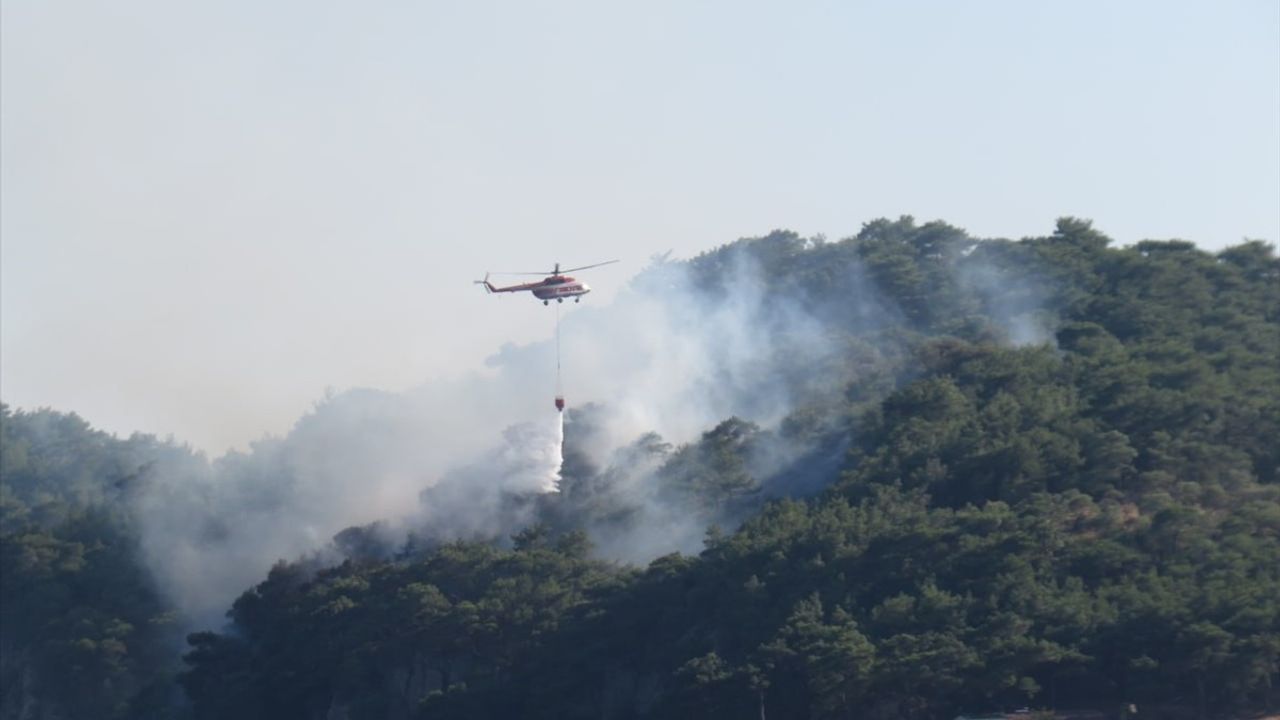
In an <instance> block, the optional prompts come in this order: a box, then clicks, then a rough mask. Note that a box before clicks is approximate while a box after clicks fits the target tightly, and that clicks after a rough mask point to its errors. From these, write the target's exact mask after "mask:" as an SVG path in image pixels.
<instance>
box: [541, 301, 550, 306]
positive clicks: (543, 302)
mask: <svg viewBox="0 0 1280 720" xmlns="http://www.w3.org/2000/svg"><path fill="white" fill-rule="evenodd" d="M549 302H551V301H550V300H543V301H542V304H543V305H546V304H547V303H549Z"/></svg>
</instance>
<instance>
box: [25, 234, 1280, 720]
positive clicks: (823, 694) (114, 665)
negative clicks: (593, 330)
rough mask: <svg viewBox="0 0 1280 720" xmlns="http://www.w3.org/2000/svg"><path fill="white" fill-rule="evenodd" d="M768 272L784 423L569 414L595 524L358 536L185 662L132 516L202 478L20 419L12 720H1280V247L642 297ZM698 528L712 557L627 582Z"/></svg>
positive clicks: (1077, 251) (560, 500)
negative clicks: (666, 544) (1008, 713)
mask: <svg viewBox="0 0 1280 720" xmlns="http://www.w3.org/2000/svg"><path fill="white" fill-rule="evenodd" d="M744 264H746V265H750V266H752V267H755V268H759V270H760V272H759V273H757V274H752V275H751V276H750V277H752V278H753V283H754V284H753V285H752V286H751V287H750V288H749V289H750V292H752V293H758V294H759V296H760V297H762V298H765V299H766V302H765V303H764V304H765V306H766V307H768V308H776V312H772V313H765V314H764V315H763V320H762V322H761V323H760V324H759V327H758V332H759V333H761V334H762V336H763V337H765V338H766V339H768V340H769V342H766V343H764V344H763V345H762V346H761V347H763V348H764V349H763V350H759V351H758V352H759V354H760V355H761V356H764V355H774V356H776V357H773V358H765V357H761V358H760V360H761V367H765V368H768V369H769V375H768V377H767V378H764V379H763V380H764V382H765V383H766V384H767V387H765V386H761V388H760V390H759V393H758V394H757V395H756V397H758V398H759V402H758V410H759V414H758V415H757V414H753V413H751V412H749V410H751V409H752V407H753V406H752V405H751V404H750V403H745V404H744V403H739V404H738V406H741V407H745V408H747V409H748V410H744V412H743V414H742V415H741V416H733V417H724V418H721V419H720V421H719V422H718V423H716V424H712V425H711V426H708V427H706V428H705V430H704V431H703V433H702V434H701V437H700V438H697V439H695V440H694V441H692V442H688V443H681V442H675V441H671V440H668V439H666V438H663V437H661V436H659V435H657V434H655V433H642V434H640V435H638V436H637V437H635V438H633V439H631V440H630V441H629V442H628V443H627V444H624V445H623V446H622V447H619V448H603V449H602V446H601V445H602V443H604V440H603V431H602V430H601V428H602V427H603V425H604V424H605V423H606V421H607V418H608V417H609V415H610V413H611V408H610V405H609V401H608V398H600V399H599V402H598V403H597V404H594V405H587V406H583V407H580V408H571V409H570V411H568V415H567V421H566V426H565V444H564V465H563V467H562V479H561V484H560V492H558V493H548V494H530V495H519V494H505V495H503V496H502V497H501V498H500V502H501V503H502V504H503V507H504V510H503V513H502V514H501V515H500V516H501V517H507V518H511V520H510V522H511V523H512V524H511V526H510V527H507V528H505V531H504V532H503V533H501V534H500V535H498V536H496V537H493V538H489V539H487V540H486V539H481V540H476V539H474V538H470V539H467V540H465V541H464V540H459V539H457V538H454V537H450V535H449V533H448V532H445V531H444V530H443V529H442V528H443V527H445V526H444V525H442V524H432V522H431V521H430V520H429V517H430V516H427V517H428V520H426V521H424V522H423V523H422V524H421V525H419V526H417V527H413V528H411V531H410V532H408V534H407V536H405V535H401V536H399V537H398V538H396V539H395V540H394V542H390V543H389V542H388V541H387V537H388V534H387V532H386V528H382V527H379V526H370V527H354V528H351V529H349V530H347V531H344V532H343V533H341V534H339V536H338V537H337V538H336V539H335V546H336V547H337V548H338V549H339V550H340V551H341V552H342V554H343V555H344V556H345V558H346V559H345V561H343V562H341V563H340V564H337V563H325V562H321V561H319V560H318V559H317V558H310V559H305V560H299V561H297V562H281V563H279V564H277V565H276V567H275V568H273V569H272V570H271V572H270V574H269V576H268V577H266V578H265V579H263V580H262V582H261V583H260V584H258V585H256V586H255V587H253V588H246V589H245V592H244V593H243V595H241V596H240V598H239V599H238V600H236V602H235V603H234V606H233V607H232V608H230V610H229V614H228V618H229V621H230V624H229V625H228V627H227V628H226V629H225V630H223V631H218V632H198V633H195V634H193V635H191V636H190V637H189V638H188V639H187V643H188V646H187V648H186V654H185V656H184V657H183V662H182V663H181V665H180V666H179V664H178V663H177V656H178V654H179V650H178V649H177V647H178V645H177V643H172V644H166V643H170V640H169V639H168V638H171V635H172V632H173V629H174V624H173V623H172V621H171V618H169V621H167V620H166V617H167V616H166V611H167V610H169V608H168V607H166V604H165V601H164V600H163V599H162V595H159V594H157V593H156V591H155V590H154V588H153V587H152V585H150V584H149V583H148V580H147V575H146V568H145V563H144V562H143V561H142V560H140V559H139V557H138V554H137V552H136V538H135V536H134V535H133V534H132V533H133V530H132V528H134V527H135V526H136V522H137V517H136V513H137V512H138V510H137V506H136V505H132V504H130V503H129V502H128V498H129V493H130V492H131V488H132V487H133V486H134V485H135V484H136V483H139V482H145V479H146V476H147V474H148V473H149V472H152V470H150V469H149V468H151V467H152V466H151V465H148V463H150V462H155V460H154V459H152V457H153V456H154V457H156V458H158V457H159V456H161V455H163V454H166V453H167V454H171V455H172V454H178V455H182V454H184V453H186V451H185V450H183V449H181V448H177V447H174V446H173V445H172V444H167V443H160V442H157V441H155V440H153V439H150V438H133V439H130V440H127V441H122V440H116V439H113V438H110V437H107V436H104V435H102V434H101V433H95V432H93V431H92V430H90V429H89V428H88V427H87V426H86V425H85V424H84V423H83V421H80V420H79V419H78V418H75V417H74V416H66V415H59V414H56V413H51V412H45V411H41V412H35V413H12V412H9V411H7V410H6V411H5V414H4V417H3V435H2V436H0V437H2V439H3V455H4V457H3V485H2V486H0V493H3V494H2V495H0V503H2V504H3V509H4V515H3V521H4V526H3V532H4V548H3V573H4V574H3V585H2V588H3V605H4V607H3V613H4V614H3V619H4V633H3V642H2V643H0V651H3V654H2V655H0V661H2V662H0V682H3V685H2V686H0V692H3V693H4V697H3V700H2V702H0V717H3V718H4V719H5V720H8V718H46V717H49V718H51V717H115V718H141V717H188V718H199V719H203V718H231V717H236V718H272V719H276V718H306V719H308V720H309V719H311V718H317V719H319V718H350V719H351V720H357V719H363V718H406V719H407V718H424V719H425V718H431V719H436V718H477V717H495V718H498V717H522V718H584V719H586V718H637V719H639V718H672V717H688V718H720V717H723V718H740V717H759V718H766V717H768V718H775V719H776V718H815V719H816V718H876V719H880V718H883V719H886V720H888V719H890V718H934V717H952V716H954V715H956V714H958V713H961V712H970V713H972V712H980V711H989V710H996V709H1012V708H1017V707H1022V706H1030V707H1033V708H1037V707H1038V708H1052V709H1057V710H1063V709H1077V710H1084V709H1091V710H1098V711H1102V712H1105V713H1107V714H1109V715H1116V714H1117V713H1118V712H1119V711H1120V708H1122V707H1127V706H1128V705H1129V704H1131V703H1132V704H1136V705H1137V707H1138V708H1139V712H1140V717H1145V716H1150V717H1188V718H1191V717H1241V716H1246V715H1249V714H1251V713H1257V712H1261V711H1263V710H1266V709H1272V708H1274V707H1276V706H1277V705H1280V691H1277V690H1276V689H1274V686H1275V685H1276V683H1278V682H1280V442H1278V441H1277V438H1280V259H1278V258H1277V256H1276V254H1275V250H1274V248H1273V247H1272V246H1269V245H1266V244H1263V243H1261V242H1246V243H1243V244H1241V245H1237V246H1234V247H1231V248H1228V249H1226V250H1223V251H1221V252H1218V253H1208V252H1204V251H1201V250H1198V249H1196V248H1195V246H1193V245H1192V244H1190V243H1186V242H1181V241H1159V242H1157V241H1148V242H1142V243H1139V244H1137V245H1136V246H1133V247H1128V248H1115V247H1110V246H1109V242H1108V240H1107V238H1106V237H1105V236H1103V235H1102V234H1100V233H1099V232H1098V231H1096V230H1094V229H1093V228H1092V227H1091V226H1090V224H1089V223H1087V222H1084V221H1079V220H1074V219H1064V220H1061V221H1059V223H1058V225H1057V228H1056V231H1055V232H1054V233H1053V234H1051V235H1049V236H1046V237H1039V238H1028V239H1024V240H1021V241H1016V242H1015V241H1005V240H977V239H973V238H970V237H969V236H967V235H966V234H965V233H964V232H963V231H961V230H959V229H957V228H954V227H950V226H948V225H945V224H942V223H929V224H925V225H918V224H916V223H915V222H913V221H912V220H911V219H910V218H902V219H900V220H897V221H888V220H879V221H875V222H872V223H868V224H867V225H866V226H865V227H864V228H863V229H862V231H861V232H860V233H858V235H856V236H854V237H850V238H848V239H845V240H841V241H838V242H827V241H824V240H822V239H804V238H800V237H798V236H796V235H794V234H792V233H787V232H775V233H772V234H770V235H768V236H765V237H761V238H753V239H745V240H741V241H738V242H736V243H732V244H730V245H727V246H724V247H722V248H720V249H718V250H715V251H713V252H709V253H707V254H704V255H702V256H699V257H697V258H694V259H692V260H690V261H688V262H681V263H671V262H660V263H656V264H655V265H654V267H652V268H650V269H649V270H648V271H647V272H645V273H643V274H642V275H641V276H639V277H638V278H637V279H636V281H635V283H634V285H635V287H636V288H637V289H638V290H640V291H645V290H660V289H661V288H662V287H663V286H664V283H668V282H670V278H671V274H672V273H673V272H679V273H687V274H688V275H689V276H690V277H692V278H693V279H694V280H695V283H694V284H695V286H696V287H697V288H699V290H698V292H700V293H702V294H703V296H704V298H705V299H706V300H707V301H708V303H709V304H710V305H709V306H714V305H715V303H716V302H721V301H723V302H726V303H728V302H733V301H735V300H734V298H737V297H740V295H741V293H742V292H743V287H742V284H741V282H740V279H741V278H742V277H743V273H741V272H739V271H738V270H737V269H739V268H741V267H742V266H743V265H744ZM699 307H701V306H699ZM796 307H801V308H803V309H804V313H803V318H802V319H803V323H799V322H798V321H797V315H796V313H795V312H794V308H796ZM799 324H803V325H804V327H803V328H802V329H803V333H801V330H800V329H798V327H797V326H798V325H799ZM800 337H803V338H804V342H803V343H802V342H800V341H799V340H797V338H800ZM813 338H819V339H820V342H816V343H815V342H814V340H813ZM766 360H769V361H768V362H766ZM778 360H782V362H778ZM752 381H753V382H754V381H755V380H754V379H753V380H752ZM725 382H726V383H741V382H743V381H742V379H741V377H727V376H726V378H725ZM766 391H767V392H766ZM783 398H785V401H784V400H783ZM784 402H785V408H786V413H785V417H783V418H782V419H781V421H780V422H776V423H772V422H766V420H765V418H767V417H770V411H771V410H773V409H776V408H777V407H779V406H780V403H784ZM606 451H607V452H606ZM186 455H187V456H188V457H184V459H183V461H182V462H184V463H190V462H192V459H191V458H190V457H189V453H186ZM605 455H607V457H605ZM264 480H265V481H269V480H270V479H269V478H265V479H264ZM456 492H457V490H456V489H454V488H451V487H450V486H448V485H447V484H442V485H439V486H437V487H433V488H428V489H426V490H425V491H424V492H423V494H422V502H423V503H424V504H425V505H431V504H432V502H433V497H436V498H443V494H444V493H454V494H456ZM482 494H483V493H478V494H477V495H476V496H477V497H480V496H481V495H482ZM689 526H692V527H695V528H697V529H698V530H699V531H702V530H703V529H704V528H705V541H704V548H705V549H704V550H703V551H702V552H701V553H699V554H696V555H691V554H678V553H677V554H668V555H664V556H662V557H658V558H657V559H656V560H653V561H652V562H646V563H621V562H618V561H617V558H632V557H634V556H635V555H636V553H628V552H627V551H626V550H627V547H628V546H631V547H632V548H634V546H636V545H639V544H643V545H644V546H645V547H646V548H647V547H655V548H656V547H661V542H660V540H661V538H662V536H663V535H664V534H668V535H674V534H676V533H677V528H685V527H689ZM655 538H657V540H655ZM677 546H678V545H677ZM640 554H643V553H640ZM72 667H74V668H77V672H75V673H69V672H66V670H68V669H69V668H72ZM173 681H176V685H175V684H174V682H173ZM177 687H180V688H181V690H180V691H178V690H177V689H176V688H177ZM175 697H177V698H185V699H184V700H182V701H180V702H175Z"/></svg>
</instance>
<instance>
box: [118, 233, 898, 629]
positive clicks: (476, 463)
mask: <svg viewBox="0 0 1280 720" xmlns="http://www.w3.org/2000/svg"><path fill="white" fill-rule="evenodd" d="M768 242H775V243H781V244H782V245H785V246H786V247H784V248H783V250H784V252H783V253H780V254H783V255H787V254H789V255H791V256H795V255H797V254H799V255H801V256H803V255H804V253H806V252H808V250H810V249H812V247H813V241H805V240H802V239H800V238H797V237H795V236H794V235H789V234H785V233H783V234H778V236H777V237H775V236H770V237H769V238H763V239H760V240H756V241H751V243H754V244H755V245H752V246H748V247H747V248H746V249H744V248H743V245H747V244H746V243H744V244H743V245H739V246H735V248H733V249H732V250H733V251H732V252H722V253H719V254H716V255H713V256H709V257H707V258H699V259H695V260H694V261H691V262H688V263H672V262H665V261H657V262H655V264H654V265H653V266H651V267H650V268H649V269H647V270H646V271H645V272H643V273H641V274H640V275H639V276H638V277H637V278H636V279H635V280H634V281H633V282H632V283H631V284H630V285H629V286H628V287H627V288H626V289H624V290H623V291H621V292H620V293H619V294H618V295H617V297H616V299H615V300H614V301H613V302H612V303H611V304H610V305H609V306H606V307H595V306H592V305H591V304H590V298H588V299H587V302H585V303H584V304H583V305H582V306H581V307H575V308H574V311H573V312H569V313H566V314H565V317H564V322H563V333H562V337H561V350H562V356H561V357H562V359H563V363H562V364H563V372H564V380H565V384H566V391H567V397H566V400H567V402H568V406H569V409H568V410H566V412H567V413H577V412H579V411H580V409H581V408H583V406H585V405H587V404H588V403H593V402H594V403H598V404H599V407H600V408H602V410H601V411H600V412H598V413H595V414H594V415H593V417H592V423H591V425H592V437H591V438H590V441H589V442H584V443H578V444H577V446H578V447H579V449H580V452H582V453H585V454H586V456H587V457H585V458H582V459H581V460H582V461H583V462H589V463H590V464H592V465H593V466H594V467H595V468H596V470H597V471H598V473H599V478H600V482H601V483H604V484H605V485H607V486H608V487H607V492H608V493H609V495H610V497H611V498H612V499H614V500H620V501H621V504H622V505H623V506H625V507H630V508H632V509H634V511H635V515H634V516H633V517H631V518H630V520H628V521H626V522H622V521H617V519H616V518H613V519H608V523H612V525H611V526H617V527H621V528H624V529H625V531H624V532H619V533H617V534H615V535H612V536H609V537H602V538H597V541H598V542H599V543H600V545H601V549H602V550H603V551H604V552H605V553H608V554H609V555H610V556H612V557H615V558H619V559H626V560H633V561H644V560H647V559H649V558H652V557H654V556H657V555H659V554H662V553H665V552H671V551H674V550H682V551H691V550H697V549H698V546H699V544H700V541H701V539H702V536H703V532H704V530H705V527H704V524H705V523H704V520H705V518H702V517H700V516H698V515H697V514H696V513H691V512H690V511H689V510H688V509H687V508H684V507H682V506H680V505H679V504H678V503H676V504H673V503H672V502H671V501H670V498H668V497H664V496H663V495H662V493H661V491H660V488H658V487H657V486H656V483H655V482H654V472H655V471H656V469H657V468H658V467H660V466H661V464H662V463H663V462H665V461H666V459H668V458H669V457H670V456H671V455H672V453H674V452H675V451H677V450H678V449H679V448H680V446H681V445H682V444H684V443H689V442H692V441H696V440H697V439H698V438H699V437H700V435H701V434H702V433H704V432H707V431H708V430H709V429H711V428H712V427H714V426H715V425H716V424H717V423H719V422H721V421H723V420H724V419H726V418H728V417H732V416H737V417H740V418H744V419H746V420H750V421H752V422H754V423H755V424H756V425H758V426H760V427H761V428H763V429H764V431H765V434H764V435H762V436H761V437H762V438H765V437H766V435H768V434H769V433H772V432H773V431H774V430H776V428H777V426H778V423H779V422H780V421H781V420H783V419H784V418H786V417H787V416H788V414H789V413H790V412H791V411H792V410H793V408H795V407H797V406H798V405H802V404H803V405H805V406H806V407H811V406H814V405H815V404H818V405H820V404H822V403H831V404H834V405H837V406H838V405H839V404H840V403H841V402H843V400H842V396H841V394H840V390H839V388H841V387H842V386H843V384H846V383H848V382H849V381H851V380H854V379H856V378H857V374H858V373H859V372H861V370H860V369H859V368H860V367H861V365H860V364H859V362H858V358H859V357H864V356H868V354H871V355H874V354H875V353H878V352H880V351H881V349H878V348H876V347H875V346H874V345H872V344H869V342H868V340H867V339H866V337H868V335H867V332H870V331H873V330H875V329H876V328H878V327H882V326H883V325H884V324H886V322H889V323H891V322H892V319H893V317H894V316H895V313H896V311H895V309H894V308H893V307H892V306H891V305H890V304H887V303H885V302H883V301H882V300H881V298H880V297H879V296H878V294H877V293H876V292H875V291H874V290H873V288H872V283H871V282H870V281H869V280H867V279H866V278H865V276H864V274H863V269H862V267H861V265H860V263H859V262H858V261H857V259H856V255H854V254H852V253H848V252H842V253H838V254H837V253H832V254H831V255H829V256H828V257H832V258H835V259H834V260H830V261H826V262H825V264H823V265H822V267H821V268H820V270H821V272H820V273H813V274H812V275H813V276H814V277H817V278H819V279H822V278H825V279H826V280H825V281H826V282H831V283H837V284H838V286H839V289H840V291H839V292H838V293H833V292H830V291H824V292H825V295H824V296H825V297H827V298H828V304H827V305H825V306H815V305H811V304H808V303H806V301H805V300H804V299H803V298H804V297H805V295H804V292H803V288H800V289H797V288H794V287H792V288H787V289H785V291H780V290H779V289H778V288H776V287H774V286H772V285H771V284H770V283H771V281H773V280H774V278H772V277H771V276H770V275H768V274H767V272H766V271H765V269H764V268H762V267H761V266H760V265H759V264H758V263H757V261H756V260H755V258H756V257H757V255H758V253H757V252H756V250H757V249H759V248H760V247H761V246H763V250H762V252H768V251H769V247H768V246H767V245H765V244H766V243H768ZM830 298H835V299H836V300H835V302H834V303H832V302H831V301H830ZM521 300H525V298H505V301H507V302H511V301H521ZM495 302H497V301H495ZM529 302H532V301H531V300H530V301H529ZM494 311H495V312H501V311H503V308H502V307H500V303H498V304H497V305H495V310H494ZM547 315H548V337H547V339H546V340H545V341H543V342H538V343H534V344H531V345H526V346H519V347H517V346H514V345H506V346H504V347H502V348H501V349H499V350H498V352H497V353H496V354H495V355H494V356H492V357H491V358H490V359H489V361H488V363H487V364H488V367H487V368H486V369H484V370H483V371H477V372H475V373H472V374H471V375H468V376H466V377H462V378H452V379H442V380H436V381H432V382H429V383H426V384H424V385H422V386H421V387H418V388H416V389H414V390H411V391H409V392H404V393H389V392H383V391H376V390H357V391H349V392H344V393H340V394H337V395H334V396H332V397H329V398H326V399H325V400H324V401H322V402H321V403H319V404H318V405H317V406H316V408H315V409H314V411H313V412H311V413H309V414H308V415H307V416H305V417H303V418H302V419H300V420H299V421H298V423H297V424H296V426H295V427H294V428H293V430H292V431H291V432H290V433H289V434H288V435H287V436H285V437H284V438H280V439H265V440H263V441H261V442H259V443H257V444H255V445H254V446H253V447H252V449H251V451H250V452H248V453H232V454H229V455H227V456H225V457H223V458H220V459H219V460H217V461H215V462H213V463H212V464H200V463H186V464H185V465H184V464H182V463H176V464H175V463H169V464H168V465H165V464H160V465H159V466H157V467H156V468H155V470H154V472H153V473H152V476H151V478H150V481H149V483H148V485H147V488H148V489H147V490H146V491H145V492H144V493H142V494H141V495H140V497H139V499H138V502H137V510H138V517H139V521H140V523H141V527H142V530H143V545H144V549H145V551H146V553H147V556H148V558H149V560H150V563H151V566H152V568H153V570H154V572H155V574H156V576H157V578H159V580H160V581H161V585H162V587H164V588H165V589H167V590H168V591H169V593H170V594H171V596H172V597H173V599H174V600H175V602H176V603H177V605H178V606H179V607H180V608H182V609H183V610H184V611H185V612H186V613H187V614H188V615H190V616H191V617H192V618H194V621H195V622H198V623H206V624H207V623H212V622H215V621H216V619H217V617H218V614H220V613H221V611H222V610H224V609H225V608H226V607H228V606H229V604H230V603H231V601H232V600H233V599H234V598H235V597H236V596H237V595H238V594H239V593H241V592H243V591H244V590H245V589H246V588H248V587H250V586H251V585H252V584H253V583H254V582H257V581H258V580H259V579H260V578H262V577H263V576H264V574H265V573H266V571H267V570H268V569H269V568H270V566H271V565H272V564H273V563H274V562H276V561H278V560H281V559H284V560H290V559H293V558H296V557H299V556H301V555H304V554H307V553H312V552H316V551H317V550H318V549H321V548H324V547H325V546H326V544H327V543H328V542H329V541H330V539H331V538H333V537H334V536H335V535H336V534H337V533H339V532H340V531H342V530H344V529H345V528H349V527H352V526H359V525H367V524H370V523H374V522H376V521H384V520H385V521H387V522H385V523H383V524H381V525H380V526H379V530H378V531H379V532H381V533H383V534H384V535H385V536H386V538H387V539H388V540H390V541H392V542H395V541H402V540H403V538H404V536H405V534H406V533H408V532H410V531H412V532H414V533H416V534H425V535H427V536H430V537H435V538H441V539H444V538H493V537H498V538H502V537H507V536H509V535H510V534H511V533H513V532H515V531H517V530H518V529H519V528H520V523H522V522H527V521H529V520H530V519H531V518H532V514H533V512H534V509H535V505H536V504H537V496H538V495H540V494H543V493H549V492H553V491H555V490H557V489H562V488H561V479H560V474H559V473H560V470H561V462H562V458H561V448H562V445H563V442H564V426H563V424H562V423H563V416H562V415H561V414H560V413H556V414H555V417H554V418H552V417H551V413H552V412H553V410H552V407H551V400H552V397H553V388H554V381H555V367H556V354H555V353H556V348H555V342H554V339H553V335H552V332H551V330H552V327H553V325H552V321H551V315H550V309H548V313H547ZM833 317H834V318H836V320H834V321H833V320H832V318H833ZM871 364H873V365H874V363H871ZM575 417H576V416H575ZM571 419H572V418H571ZM768 436H769V437H772V435H768ZM644 438H656V440H650V441H646V440H644ZM646 442H647V443H648V444H647V445H646ZM763 442H764V441H763V440H762V443H763ZM777 444H778V445H779V446H784V445H786V443H777ZM762 447H763V445H762ZM755 456H756V457H758V458H762V460H760V464H761V465H762V466H763V465H768V466H770V467H777V466H780V465H781V464H783V463H784V462H785V460H786V459H787V458H781V457H780V455H779V453H777V452H774V453H769V452H766V451H764V450H761V451H759V452H756V453H755ZM577 491H582V492H585V491H586V490H584V489H581V488H579V489H578V490H575V492H577ZM615 521H616V522H615ZM588 524H590V523H588ZM604 524H607V523H606V522H605V521H604V520H601V522H600V523H597V524H596V525H594V527H597V528H599V527H603V526H604Z"/></svg>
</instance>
